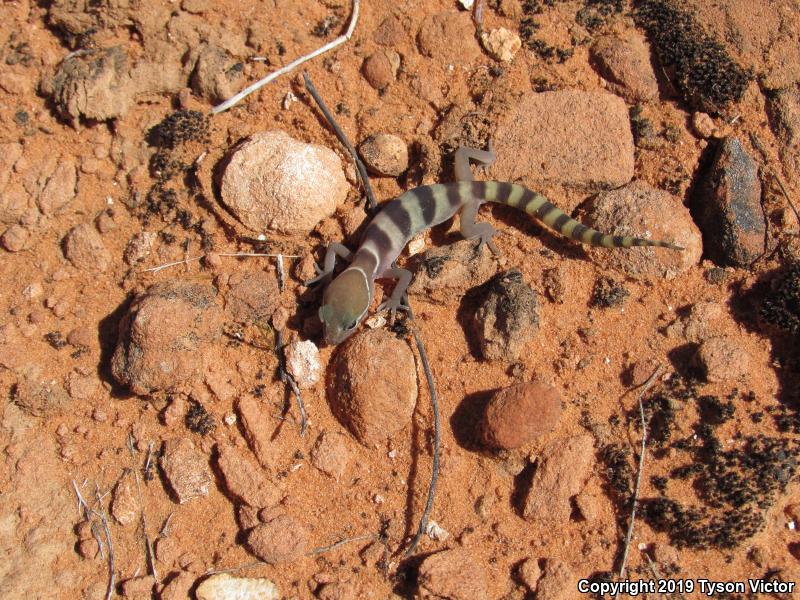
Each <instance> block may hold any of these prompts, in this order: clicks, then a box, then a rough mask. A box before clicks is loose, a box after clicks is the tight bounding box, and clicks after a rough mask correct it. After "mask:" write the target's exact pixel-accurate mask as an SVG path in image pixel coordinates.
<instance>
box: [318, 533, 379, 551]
mask: <svg viewBox="0 0 800 600" xmlns="http://www.w3.org/2000/svg"><path fill="white" fill-rule="evenodd" d="M374 539H377V538H376V536H374V535H372V534H370V533H368V534H365V535H359V536H357V537H351V538H344V539H343V540H339V541H338V542H334V543H333V544H331V545H330V546H322V547H321V548H314V549H313V550H312V551H311V552H309V553H308V554H309V555H314V554H322V553H323V552H329V551H330V550H335V549H336V548H338V547H339V546H344V545H345V544H349V543H350V542H363V541H365V540H374Z"/></svg>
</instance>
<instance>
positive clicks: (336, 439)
mask: <svg viewBox="0 0 800 600" xmlns="http://www.w3.org/2000/svg"><path fill="white" fill-rule="evenodd" d="M349 461H350V450H348V448H347V440H346V438H345V436H343V435H341V434H339V433H334V432H328V431H325V432H323V433H321V434H320V436H319V438H317V443H316V444H315V445H314V449H313V450H312V451H311V464H312V465H314V466H315V467H316V468H317V469H319V470H320V471H322V472H323V473H325V474H326V475H329V476H331V477H333V478H334V479H335V480H336V481H339V480H340V479H341V478H342V476H343V475H344V474H345V471H347V464H348V462H349Z"/></svg>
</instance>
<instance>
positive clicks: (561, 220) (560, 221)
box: [553, 213, 572, 233]
mask: <svg viewBox="0 0 800 600" xmlns="http://www.w3.org/2000/svg"><path fill="white" fill-rule="evenodd" d="M571 220H572V219H571V218H570V217H569V215H567V214H566V213H561V214H560V215H558V217H556V220H555V221H554V222H553V229H555V230H556V231H558V232H559V233H560V232H561V229H562V228H563V227H564V225H566V224H567V223H569V222H570V221H571Z"/></svg>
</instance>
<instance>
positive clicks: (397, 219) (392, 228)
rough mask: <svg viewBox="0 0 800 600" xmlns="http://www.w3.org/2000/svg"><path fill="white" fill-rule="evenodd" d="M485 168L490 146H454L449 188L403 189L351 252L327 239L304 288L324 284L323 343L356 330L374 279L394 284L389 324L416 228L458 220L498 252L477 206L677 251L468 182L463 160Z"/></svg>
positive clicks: (508, 186) (595, 236) (611, 244)
mask: <svg viewBox="0 0 800 600" xmlns="http://www.w3.org/2000/svg"><path fill="white" fill-rule="evenodd" d="M470 160H474V161H476V162H478V163H480V164H481V165H482V166H489V165H491V164H492V163H493V162H494V160H495V154H494V151H493V150H492V147H491V144H490V145H489V149H488V150H478V149H475V148H467V147H460V148H459V149H458V150H456V153H455V175H456V181H455V182H453V183H436V184H432V185H424V186H420V187H416V188H414V189H411V190H409V191H407V192H405V193H404V194H402V195H400V196H398V197H397V198H395V199H394V200H391V201H389V202H387V203H386V204H384V206H383V207H382V209H381V210H380V211H379V212H378V213H377V214H376V215H375V216H374V217H373V218H372V221H371V222H370V223H369V224H368V225H367V227H366V229H365V230H364V234H363V237H362V240H361V245H360V246H359V247H358V249H357V250H356V251H355V252H351V251H350V250H349V249H348V248H347V247H346V246H344V245H343V244H340V243H338V242H331V243H330V244H329V245H328V247H327V251H326V253H325V259H324V264H323V267H322V268H321V269H320V268H319V267H318V266H317V267H316V268H317V277H315V278H313V279H311V280H309V281H307V282H306V283H305V285H307V286H310V285H313V284H316V283H320V284H323V285H325V290H324V292H323V294H322V305H321V306H320V309H319V318H320V321H322V327H323V336H324V338H325V341H326V342H327V343H328V344H330V345H336V344H339V343H341V342H343V341H344V340H345V339H347V338H348V337H349V336H350V335H352V334H353V332H354V331H355V330H356V329H357V328H358V325H359V324H360V323H361V321H362V320H363V319H364V317H365V316H366V314H367V311H368V310H369V306H370V304H371V303H372V299H373V295H374V291H375V280H376V279H396V280H397V283H396V284H395V287H394V289H393V290H392V293H391V295H390V296H389V298H388V300H386V301H385V302H383V303H382V304H381V305H380V306H379V307H378V309H377V311H376V312H378V313H380V312H384V311H388V312H389V315H390V321H393V320H394V317H395V314H396V312H397V311H398V310H405V309H407V308H408V307H407V306H405V305H404V304H403V298H404V294H405V292H406V289H407V288H408V286H409V284H410V283H411V279H412V274H411V272H410V271H408V270H407V269H402V268H399V267H397V266H396V265H395V260H396V259H397V257H398V256H400V253H401V252H402V251H403V248H405V246H406V244H408V242H409V241H410V240H411V238H413V237H414V236H415V235H417V234H418V233H419V232H420V231H423V230H425V229H428V228H430V227H435V226H436V225H439V224H440V223H443V222H445V221H447V220H448V219H450V218H451V217H453V216H454V215H455V214H456V213H460V215H461V227H460V231H461V234H462V235H463V236H464V237H465V238H467V239H478V240H479V244H478V250H481V249H482V248H483V246H487V247H488V248H489V249H490V250H491V251H492V252H493V253H495V254H499V252H498V250H497V247H496V246H495V244H494V242H493V241H492V237H493V236H494V235H495V234H496V233H497V232H496V230H495V229H494V227H493V226H492V225H491V223H486V222H480V223H479V222H476V220H475V218H476V216H477V214H478V208H479V207H480V205H481V204H482V203H484V202H495V203H498V204H505V205H507V206H512V207H514V208H517V209H519V210H521V211H523V212H525V213H527V214H529V215H531V216H533V217H535V218H536V219H538V220H539V221H541V222H542V223H544V224H545V225H547V226H548V227H549V228H550V229H553V230H554V231H556V232H558V233H560V234H561V235H563V236H565V237H567V238H571V239H573V240H577V241H579V242H583V243H585V244H590V245H592V246H604V247H606V248H630V247H633V246H655V247H660V248H670V249H672V250H683V248H682V247H680V246H677V245H675V244H672V243H670V242H664V241H659V240H650V239H644V238H639V237H630V236H617V235H608V234H604V233H601V232H599V231H597V230H595V229H592V228H591V227H587V226H586V225H583V224H582V223H579V222H578V221H576V220H575V219H573V218H572V217H570V216H569V215H567V214H566V213H564V212H563V211H561V210H560V209H558V208H557V207H556V206H555V205H553V204H552V203H551V202H549V201H548V200H547V199H546V198H545V197H544V196H542V195H541V194H539V193H536V192H533V191H531V190H529V189H527V188H526V187H524V186H521V185H517V184H515V183H508V182H503V181H475V180H474V178H473V176H472V171H471V170H470V166H469V161H470ZM337 257H339V258H342V259H344V260H347V261H350V265H349V266H348V267H347V268H346V269H345V270H343V271H342V272H341V273H340V274H339V275H338V276H336V277H335V278H334V277H333V274H334V268H335V264H336V258H337Z"/></svg>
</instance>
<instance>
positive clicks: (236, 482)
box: [217, 444, 281, 508]
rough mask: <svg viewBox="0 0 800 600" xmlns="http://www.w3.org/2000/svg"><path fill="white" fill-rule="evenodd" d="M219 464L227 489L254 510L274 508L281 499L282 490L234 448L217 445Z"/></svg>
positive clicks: (257, 466)
mask: <svg viewBox="0 0 800 600" xmlns="http://www.w3.org/2000/svg"><path fill="white" fill-rule="evenodd" d="M217 453H218V457H217V464H218V465H219V470H220V471H221V472H222V476H223V478H224V480H225V488H226V489H227V490H228V493H229V494H230V495H232V496H234V497H235V498H237V499H239V500H240V501H241V502H244V503H245V504H247V505H248V506H252V507H254V508H263V507H267V506H274V505H275V504H277V503H278V501H279V500H280V499H281V492H280V490H279V489H278V488H277V487H276V486H275V484H273V483H272V482H271V481H270V480H269V479H267V478H266V475H265V471H264V470H263V469H262V468H261V467H260V466H259V465H258V464H257V463H255V462H254V461H253V460H251V459H250V458H248V457H247V456H245V455H244V454H242V453H241V452H240V451H239V450H237V449H236V448H234V447H233V446H228V445H221V444H218V445H217Z"/></svg>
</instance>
